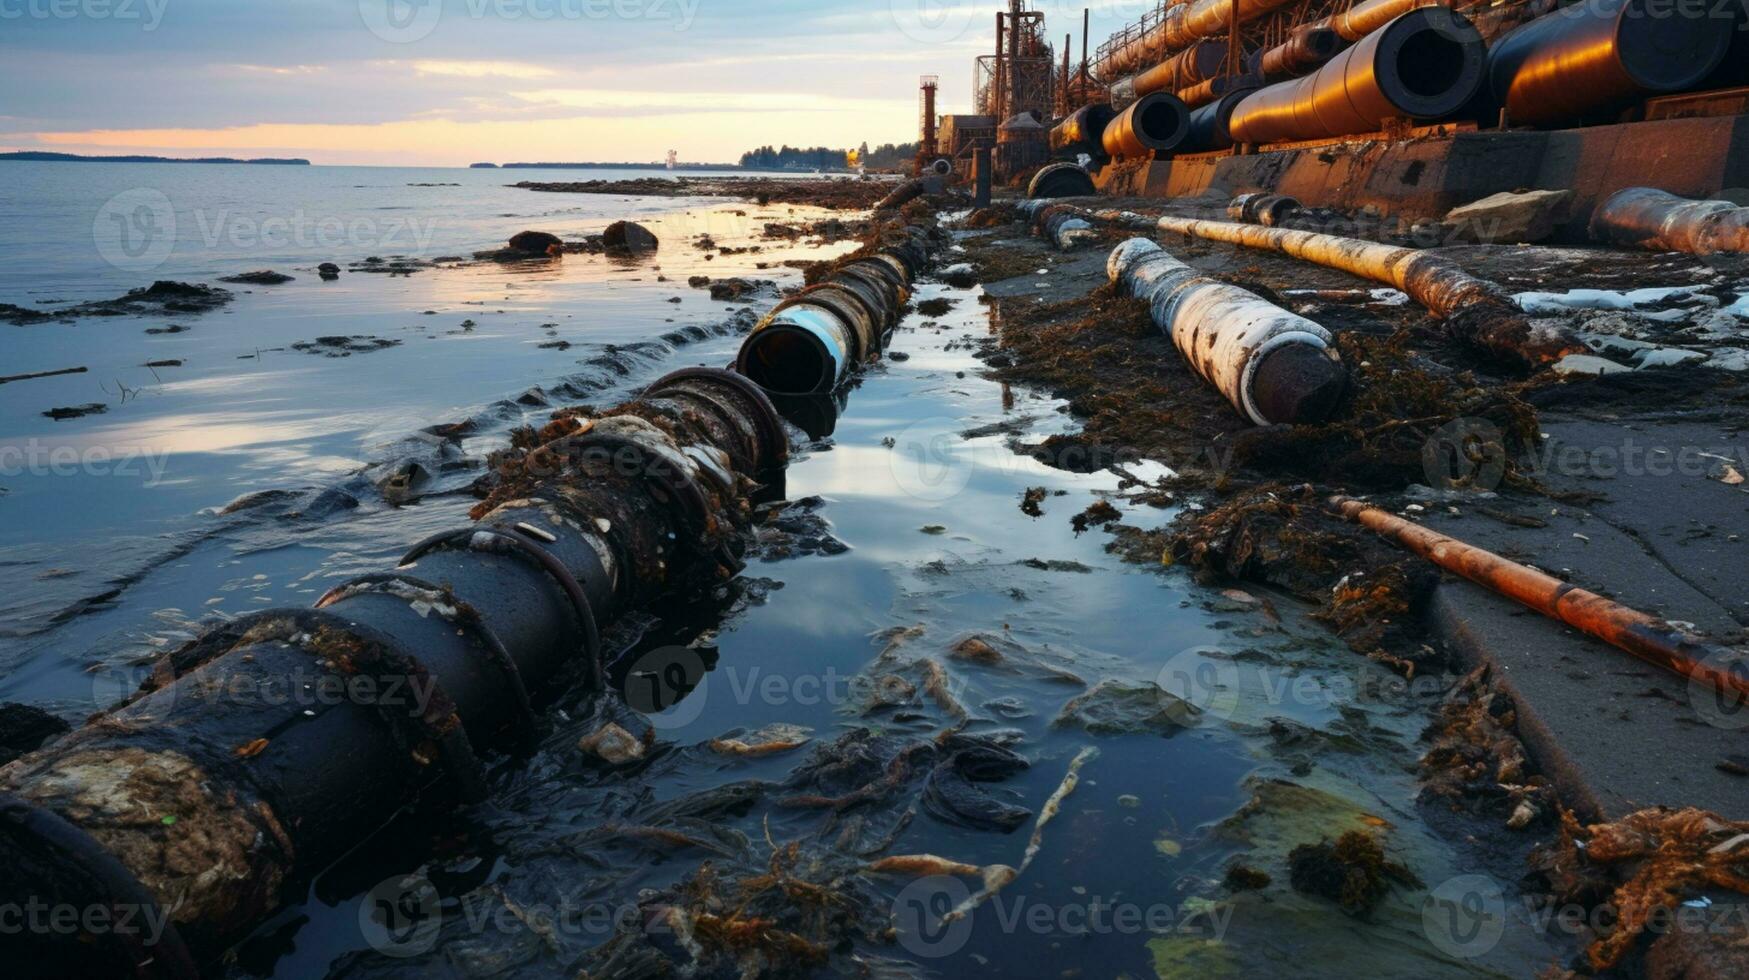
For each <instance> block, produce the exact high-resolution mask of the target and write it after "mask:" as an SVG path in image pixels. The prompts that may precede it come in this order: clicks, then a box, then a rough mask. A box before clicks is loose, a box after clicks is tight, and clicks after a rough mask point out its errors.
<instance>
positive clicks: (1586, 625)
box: [1330, 497, 1749, 702]
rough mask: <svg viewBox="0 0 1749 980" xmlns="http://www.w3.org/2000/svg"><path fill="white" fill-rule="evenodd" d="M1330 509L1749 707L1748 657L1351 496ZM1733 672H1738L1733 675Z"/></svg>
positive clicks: (1337, 499)
mask: <svg viewBox="0 0 1749 980" xmlns="http://www.w3.org/2000/svg"><path fill="white" fill-rule="evenodd" d="M1330 505H1331V506H1332V507H1334V508H1335V509H1336V510H1337V512H1338V513H1340V514H1341V515H1342V516H1343V517H1344V518H1346V519H1348V520H1350V521H1353V522H1355V523H1356V524H1360V525H1361V526H1363V527H1366V528H1369V529H1371V530H1373V531H1375V532H1377V533H1378V534H1379V535H1381V536H1383V537H1384V538H1385V539H1386V540H1387V541H1390V542H1392V543H1393V544H1396V545H1398V546H1400V547H1403V548H1406V549H1408V550H1409V551H1412V552H1414V553H1415V554H1417V555H1420V556H1421V557H1423V558H1426V559H1427V560H1428V561H1431V562H1433V563H1434V564H1435V565H1438V566H1439V567H1441V568H1443V569H1445V570H1446V571H1448V572H1452V573H1453V574H1456V575H1461V576H1463V577H1464V578H1466V579H1469V580H1470V581H1471V582H1474V583H1476V584H1477V585H1480V586H1482V587H1483V588H1485V589H1488V590H1490V591H1492V592H1496V593H1499V594H1500V595H1503V596H1505V597H1506V598H1508V599H1511V600H1513V601H1514V602H1517V603H1519V604H1520V605H1523V606H1525V607H1527V608H1529V609H1532V610H1535V611H1536V612H1539V613H1541V614H1543V615H1544V616H1547V617H1549V618H1550V619H1554V620H1559V621H1560V622H1563V623H1566V624H1567V625H1568V626H1571V627H1573V628H1574V629H1576V630H1578V631H1580V632H1581V633H1584V634H1586V635H1587V636H1591V637H1595V638H1596V639H1599V640H1602V641H1603V642H1605V643H1608V644H1609V645H1611V646H1613V647H1615V648H1617V649H1619V650H1622V651H1625V652H1627V653H1630V654H1632V655H1633V656H1635V657H1638V658H1639V659H1641V660H1643V661H1645V662H1646V663H1649V664H1652V665H1653V666H1656V667H1658V668H1660V669H1663V670H1667V671H1669V672H1670V673H1672V674H1676V675H1678V676H1680V677H1686V678H1688V679H1689V680H1691V681H1696V682H1699V683H1703V684H1706V685H1708V686H1709V687H1711V688H1712V689H1713V690H1715V691H1717V692H1718V693H1720V694H1723V695H1726V696H1729V697H1734V698H1736V699H1737V700H1738V701H1739V702H1742V701H1749V670H1745V663H1746V662H1749V661H1746V659H1745V655H1743V654H1741V653H1738V652H1736V651H1732V650H1729V649H1727V648H1725V647H1721V646H1717V645H1714V644H1709V643H1707V642H1705V641H1704V640H1701V639H1698V638H1696V637H1693V636H1690V635H1689V634H1687V633H1685V632H1683V631H1682V630H1679V629H1677V628H1676V627H1674V626H1672V625H1670V624H1669V623H1667V622H1665V621H1663V620H1661V619H1658V618H1656V617H1653V616H1648V615H1647V614H1645V613H1642V612H1639V611H1638V610H1634V609H1630V608H1628V607H1627V606H1624V605H1622V604H1621V603H1618V602H1614V601H1611V600H1609V599H1605V598H1604V597H1602V596H1600V595H1598V594H1596V593H1594V592H1588V591H1586V590H1585V589H1581V588H1579V587H1577V586H1574V585H1571V584H1569V583H1567V582H1563V581H1561V580H1560V579H1558V578H1555V577H1554V576H1552V575H1548V574H1545V573H1543V572H1540V571H1537V570H1536V569H1534V568H1530V567H1527V566H1525V565H1520V564H1518V563H1517V562H1514V561H1508V560H1507V559H1505V558H1502V557H1500V556H1499V555H1496V554H1494V553H1493V552H1490V551H1484V550H1483V549H1481V548H1478V547H1476V546H1475V545H1471V544H1466V543H1464V542H1462V541H1459V540H1457V539H1456V538H1452V537H1448V536H1447V535H1444V534H1440V533H1439V532H1437V531H1433V530H1429V529H1428V528H1425V527H1422V526H1421V525H1419V524H1416V523H1414V522H1412V521H1406V520H1404V519H1402V518H1400V517H1397V516H1395V515H1393V514H1389V513H1386V512H1385V511H1383V510H1380V509H1379V508H1377V507H1374V506H1371V505H1370V504H1367V503H1365V502H1363V501H1359V500H1355V499H1353V498H1350V497H1333V498H1331V500H1330ZM1733 667H1734V669H1733Z"/></svg>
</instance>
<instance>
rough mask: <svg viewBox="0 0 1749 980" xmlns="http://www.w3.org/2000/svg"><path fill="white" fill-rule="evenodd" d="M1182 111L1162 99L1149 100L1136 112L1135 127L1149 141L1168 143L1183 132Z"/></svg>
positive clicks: (1175, 105)
mask: <svg viewBox="0 0 1749 980" xmlns="http://www.w3.org/2000/svg"><path fill="white" fill-rule="evenodd" d="M1184 124H1185V118H1184V111H1183V110H1182V109H1180V108H1179V107H1178V105H1177V104H1176V103H1174V102H1169V101H1166V100H1164V99H1162V100H1160V101H1157V102H1151V103H1149V104H1148V105H1145V106H1143V107H1142V108H1141V110H1140V111H1139V112H1137V114H1136V129H1137V130H1138V132H1139V133H1140V134H1141V136H1142V137H1143V138H1144V139H1145V140H1147V141H1148V142H1150V143H1154V144H1161V145H1169V144H1172V143H1175V142H1177V141H1178V139H1179V137H1181V136H1182V135H1183V132H1184Z"/></svg>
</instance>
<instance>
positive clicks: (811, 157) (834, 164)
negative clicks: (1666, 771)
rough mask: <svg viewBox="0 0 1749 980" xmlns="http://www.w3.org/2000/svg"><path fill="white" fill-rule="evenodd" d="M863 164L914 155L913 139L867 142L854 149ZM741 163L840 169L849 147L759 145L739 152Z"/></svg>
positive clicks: (897, 161) (876, 165)
mask: <svg viewBox="0 0 1749 980" xmlns="http://www.w3.org/2000/svg"><path fill="white" fill-rule="evenodd" d="M857 152H858V154H859V159H860V160H861V162H862V165H863V166H865V167H869V168H873V169H886V168H892V167H898V166H900V165H902V164H905V163H909V162H910V161H911V160H912V158H914V157H916V156H917V144H916V143H898V144H895V143H884V144H882V145H881V146H879V147H877V148H875V149H872V150H871V149H869V145H868V144H867V143H864V144H862V146H861V147H859V148H858V150H857ZM741 166H743V167H760V168H766V169H791V168H793V169H798V170H813V169H816V168H818V169H831V168H838V169H843V168H845V167H848V166H850V151H849V150H834V149H830V148H828V147H824V146H815V147H799V146H789V145H785V146H781V147H775V148H774V147H772V146H769V145H767V146H762V147H760V148H759V149H757V150H749V151H747V152H746V153H743V154H741Z"/></svg>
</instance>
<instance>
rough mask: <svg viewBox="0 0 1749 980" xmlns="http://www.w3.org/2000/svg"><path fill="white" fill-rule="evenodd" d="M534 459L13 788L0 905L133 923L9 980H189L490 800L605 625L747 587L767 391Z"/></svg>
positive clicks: (768, 459) (108, 721)
mask: <svg viewBox="0 0 1749 980" xmlns="http://www.w3.org/2000/svg"><path fill="white" fill-rule="evenodd" d="M927 259H928V253H927V244H926V239H925V237H924V233H923V232H921V230H919V229H907V230H906V232H905V233H904V234H903V235H902V236H894V237H893V238H891V239H889V241H888V242H887V243H886V244H884V245H883V246H882V247H881V248H880V249H879V250H878V251H875V252H874V253H873V254H871V255H869V256H868V257H867V258H865V259H861V260H858V262H855V263H851V264H849V265H847V266H845V267H844V268H843V269H842V270H840V274H839V275H837V276H835V277H833V278H832V279H831V280H830V281H829V282H828V283H827V284H826V285H828V286H831V287H834V288H838V289H841V290H842V294H841V295H839V296H837V297H836V298H835V299H834V300H832V301H831V303H832V305H830V306H826V307H822V308H825V309H838V308H840V307H842V308H846V309H847V308H848V307H849V306H850V305H851V304H855V303H862V302H875V303H895V297H897V296H898V295H900V294H901V293H902V288H901V287H899V286H898V285H897V282H899V281H908V280H909V276H910V275H912V274H914V272H915V271H916V270H917V269H918V268H920V266H921V264H922V263H924V262H926V261H927ZM865 296H866V297H872V299H867V300H865V299H864V298H863V297H865ZM535 443H536V444H535V445H534V447H533V448H529V449H526V450H520V451H518V452H516V453H514V454H512V455H510V456H508V457H507V458H505V459H504V460H503V461H502V462H501V464H500V466H499V467H498V474H499V477H500V482H499V484H498V485H497V488H496V489H495V490H494V491H493V492H492V495H491V496H490V498H489V499H488V500H486V501H485V502H483V503H482V504H480V505H479V506H478V507H476V508H475V512H474V516H475V518H476V521H477V522H476V523H475V524H473V525H471V526H468V527H464V528H458V529H456V530H455V531H454V532H452V533H446V534H440V535H436V536H433V537H432V538H429V539H427V540H425V541H423V542H420V543H419V544H417V545H415V546H414V547H413V548H412V550H410V551H409V552H408V553H407V555H406V556H405V557H404V558H403V559H402V560H401V562H400V563H399V564H398V565H397V566H396V567H395V568H393V569H390V570H387V571H385V572H382V573H379V574H374V575H366V576H362V577H359V578H356V579H353V580H351V581H349V582H346V583H345V584H342V585H340V586H338V587H336V588H334V589H332V590H331V591H329V592H328V593H327V594H326V595H324V596H323V597H322V598H321V599H320V600H319V601H318V602H317V604H316V606H315V608H313V609H308V610H299V609H279V610H267V611H263V612H258V613H253V614H250V615H248V616H245V617H242V618H240V619H237V620H232V621H230V622H227V623H225V624H222V625H220V626H218V627H216V628H214V629H213V630H211V631H209V632H208V633H206V634H205V635H203V636H202V637H200V638H199V639H197V640H195V641H194V642H192V643H190V644H188V645H187V646H185V647H183V648H181V649H179V650H177V651H175V652H174V653H172V654H170V655H168V656H167V657H166V658H165V659H164V660H163V661H161V662H160V663H159V664H158V665H156V667H155V669H154V671H153V673H152V675H151V676H150V678H149V679H148V680H147V682H146V683H145V684H144V685H142V687H141V689H140V691H139V692H138V693H136V694H135V695H134V696H133V697H132V698H130V699H129V700H128V701H126V702H124V703H123V704H122V705H120V706H118V707H115V708H113V709H111V710H109V711H107V712H105V713H103V714H101V715H99V716H98V717H96V718H94V719H92V720H91V721H90V722H89V723H88V724H87V725H86V726H85V727H84V728H82V729H80V730H79V731H77V732H74V733H72V734H70V735H68V736H66V737H64V738H62V739H60V740H59V741H56V742H54V743H51V744H50V745H48V746H45V747H43V748H42V749H39V750H38V751H37V752H35V753H32V754H30V755H28V756H25V757H23V758H21V759H18V760H17V761H15V762H13V763H11V764H9V765H7V766H6V767H4V768H0V907H14V906H15V905H16V907H20V908H33V907H47V908H50V909H62V908H71V909H75V910H81V911H82V912H83V914H84V915H86V916H89V915H90V914H92V911H91V910H96V911H97V912H100V913H103V914H104V916H105V918H104V919H103V922H104V923H105V924H106V925H113V924H116V923H119V922H121V921H122V919H121V918H120V917H121V916H122V915H124V914H125V915H128V916H129V918H128V919H127V920H126V921H128V922H129V923H132V924H133V926H132V928H131V929H129V930H122V929H119V928H112V929H106V930H105V929H93V930H91V931H90V934H88V935H84V936H78V935H73V936H68V935H64V934H61V933H56V934H54V935H47V934H41V933H36V932H30V931H26V932H25V933H24V934H23V935H22V936H17V935H14V934H12V933H4V934H3V935H0V939H4V940H5V943H6V952H7V953H8V954H9V955H8V960H9V968H10V969H12V970H13V971H14V973H16V974H19V975H23V976H45V977H63V976H120V977H138V978H158V977H175V978H191V977H194V976H196V975H197V971H198V970H200V969H201V966H202V964H207V963H211V962H214V961H215V958H216V957H217V956H218V955H219V954H221V953H222V952H223V951H224V950H225V949H226V948H228V947H229V946H231V945H233V944H234V943H236V942H237V941H238V940H240V939H241V938H243V937H244V936H245V935H247V933H248V932H249V931H251V930H252V929H253V928H255V927H256V926H257V925H258V924H259V923H260V922H261V921H262V920H263V919H265V918H266V917H267V916H269V915H270V914H271V913H272V912H273V911H274V910H275V909H276V908H277V907H278V906H279V904H280V902H281V901H282V899H283V898H284V897H285V895H287V894H288V893H295V891H296V889H298V888H299V887H301V885H302V883H305V882H307V881H308V880H309V879H310V878H311V877H312V876H313V875H314V874H315V873H317V872H319V871H320V870H321V869H322V868H323V867H325V866H326V865H328V864H330V863H331V862H332V861H334V860H336V859H338V858H339V857H341V856H342V855H344V854H345V853H346V852H347V851H348V850H350V849H351V848H353V847H355V846H356V845H357V844H358V842H360V841H362V840H365V839H367V838H368V837H369V835H371V834H372V833H374V832H376V831H377V830H379V829H380V828H381V827H383V826H384V825H385V824H386V823H387V822H388V821H389V820H390V819H391V818H392V817H393V816H394V815H395V814H396V813H398V812H400V811H401V810H402V809H403V808H405V807H406V806H407V805H408V803H410V802H411V801H412V800H414V799H415V798H416V797H418V796H420V795H421V794H425V793H431V792H437V793H440V794H441V795H442V797H443V798H445V799H456V800H460V801H464V802H467V801H477V800H480V799H482V798H484V797H485V795H486V776H485V771H484V767H483V764H482V757H483V755H484V753H486V752H488V751H495V750H498V749H500V748H504V747H518V746H528V745H532V744H533V743H534V742H535V741H536V740H537V738H538V735H539V730H540V727H541V721H540V718H539V715H538V713H537V712H538V710H539V706H540V703H541V702H542V701H544V700H546V699H547V696H548V695H550V694H551V693H552V692H554V691H555V690H557V689H560V688H562V687H565V686H568V685H570V684H573V683H576V682H579V681H580V682H582V683H583V684H585V685H587V686H588V687H589V688H591V689H594V690H600V689H602V687H603V685H604V678H603V674H604V664H603V660H602V657H603V651H602V648H601V629H602V628H603V627H605V626H606V625H607V624H608V623H610V622H611V621H613V620H614V619H616V618H617V617H619V616H620V615H621V614H623V613H624V612H626V611H627V610H630V609H632V608H635V607H637V606H640V605H643V604H646V603H648V602H649V601H650V600H652V599H654V598H656V597H659V596H662V595H667V594H674V593H682V594H691V593H695V592H697V591H700V590H708V589H711V588H715V587H716V585H717V584H718V583H720V582H721V581H722V579H723V578H725V577H727V576H730V575H733V574H734V573H735V572H737V571H738V570H739V569H740V566H741V556H742V551H743V548H744V542H745V540H746V535H745V532H746V530H747V528H748V526H749V524H750V520H751V512H752V511H751V502H750V494H751V493H752V492H753V491H754V490H755V489H756V488H757V486H758V485H759V482H760V481H761V480H763V479H765V478H766V477H768V476H774V475H776V474H778V473H781V468H782V466H783V464H784V463H785V462H786V460H787V456H788V437H787V435H786V432H785V430H784V427H783V424H782V421H781V419H780V417H779V415H778V414H777V412H776V411H775V409H774V408H773V406H772V404H771V402H770V400H769V399H768V398H767V396H766V395H765V394H764V392H763V391H762V390H761V389H760V388H759V386H757V385H756V384H754V383H753V382H752V381H751V380H749V379H748V378H746V377H743V376H741V375H739V374H734V373H731V372H728V371H721V370H715V369H709V368H690V369H686V370H682V371H678V372H675V373H673V374H671V375H668V376H667V377H665V378H663V379H661V380H659V381H657V382H656V383H655V384H653V385H651V386H650V387H649V388H648V389H647V390H646V391H645V392H644V394H643V395H642V396H640V397H639V398H638V399H636V400H634V401H632V402H629V403H627V404H625V405H622V406H620V407H619V408H616V409H612V410H609V411H607V412H605V413H601V414H598V415H595V416H592V417H582V416H570V415H560V416H557V417H556V418H555V420H554V421H553V422H552V424H550V425H549V426H547V427H546V429H544V430H543V431H542V432H540V433H539V435H538V438H537V439H536V440H535ZM90 921H91V920H90V919H89V918H83V917H82V918H81V920H80V924H81V925H85V924H87V923H89V922H90ZM160 926H161V928H159V927H160ZM15 940H16V942H15ZM20 944H22V945H20ZM21 949H22V950H23V952H24V953H25V954H26V955H27V958H22V959H21V958H19V955H18V954H19V952H20V950H21Z"/></svg>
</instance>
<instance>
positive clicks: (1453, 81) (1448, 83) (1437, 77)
mask: <svg viewBox="0 0 1749 980" xmlns="http://www.w3.org/2000/svg"><path fill="white" fill-rule="evenodd" d="M1463 73H1464V49H1463V48H1462V47H1460V46H1458V45H1455V44H1452V43H1451V41H1450V40H1448V39H1446V38H1445V37H1442V36H1441V35H1440V34H1439V33H1438V32H1437V31H1421V32H1418V33H1417V34H1415V35H1414V36H1413V37H1411V38H1409V39H1408V40H1407V41H1405V42H1404V43H1403V47H1402V48H1401V49H1400V50H1399V51H1398V52H1397V77H1398V78H1400V79H1402V81H1403V84H1404V85H1405V86H1406V87H1407V88H1408V89H1409V91H1411V92H1413V93H1415V95H1417V96H1419V97H1421V98H1423V99H1431V98H1436V97H1438V96H1439V95H1440V94H1441V93H1444V92H1447V91H1449V90H1450V89H1451V88H1452V87H1453V86H1455V85H1457V84H1458V83H1459V82H1460V81H1462V80H1463Z"/></svg>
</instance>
